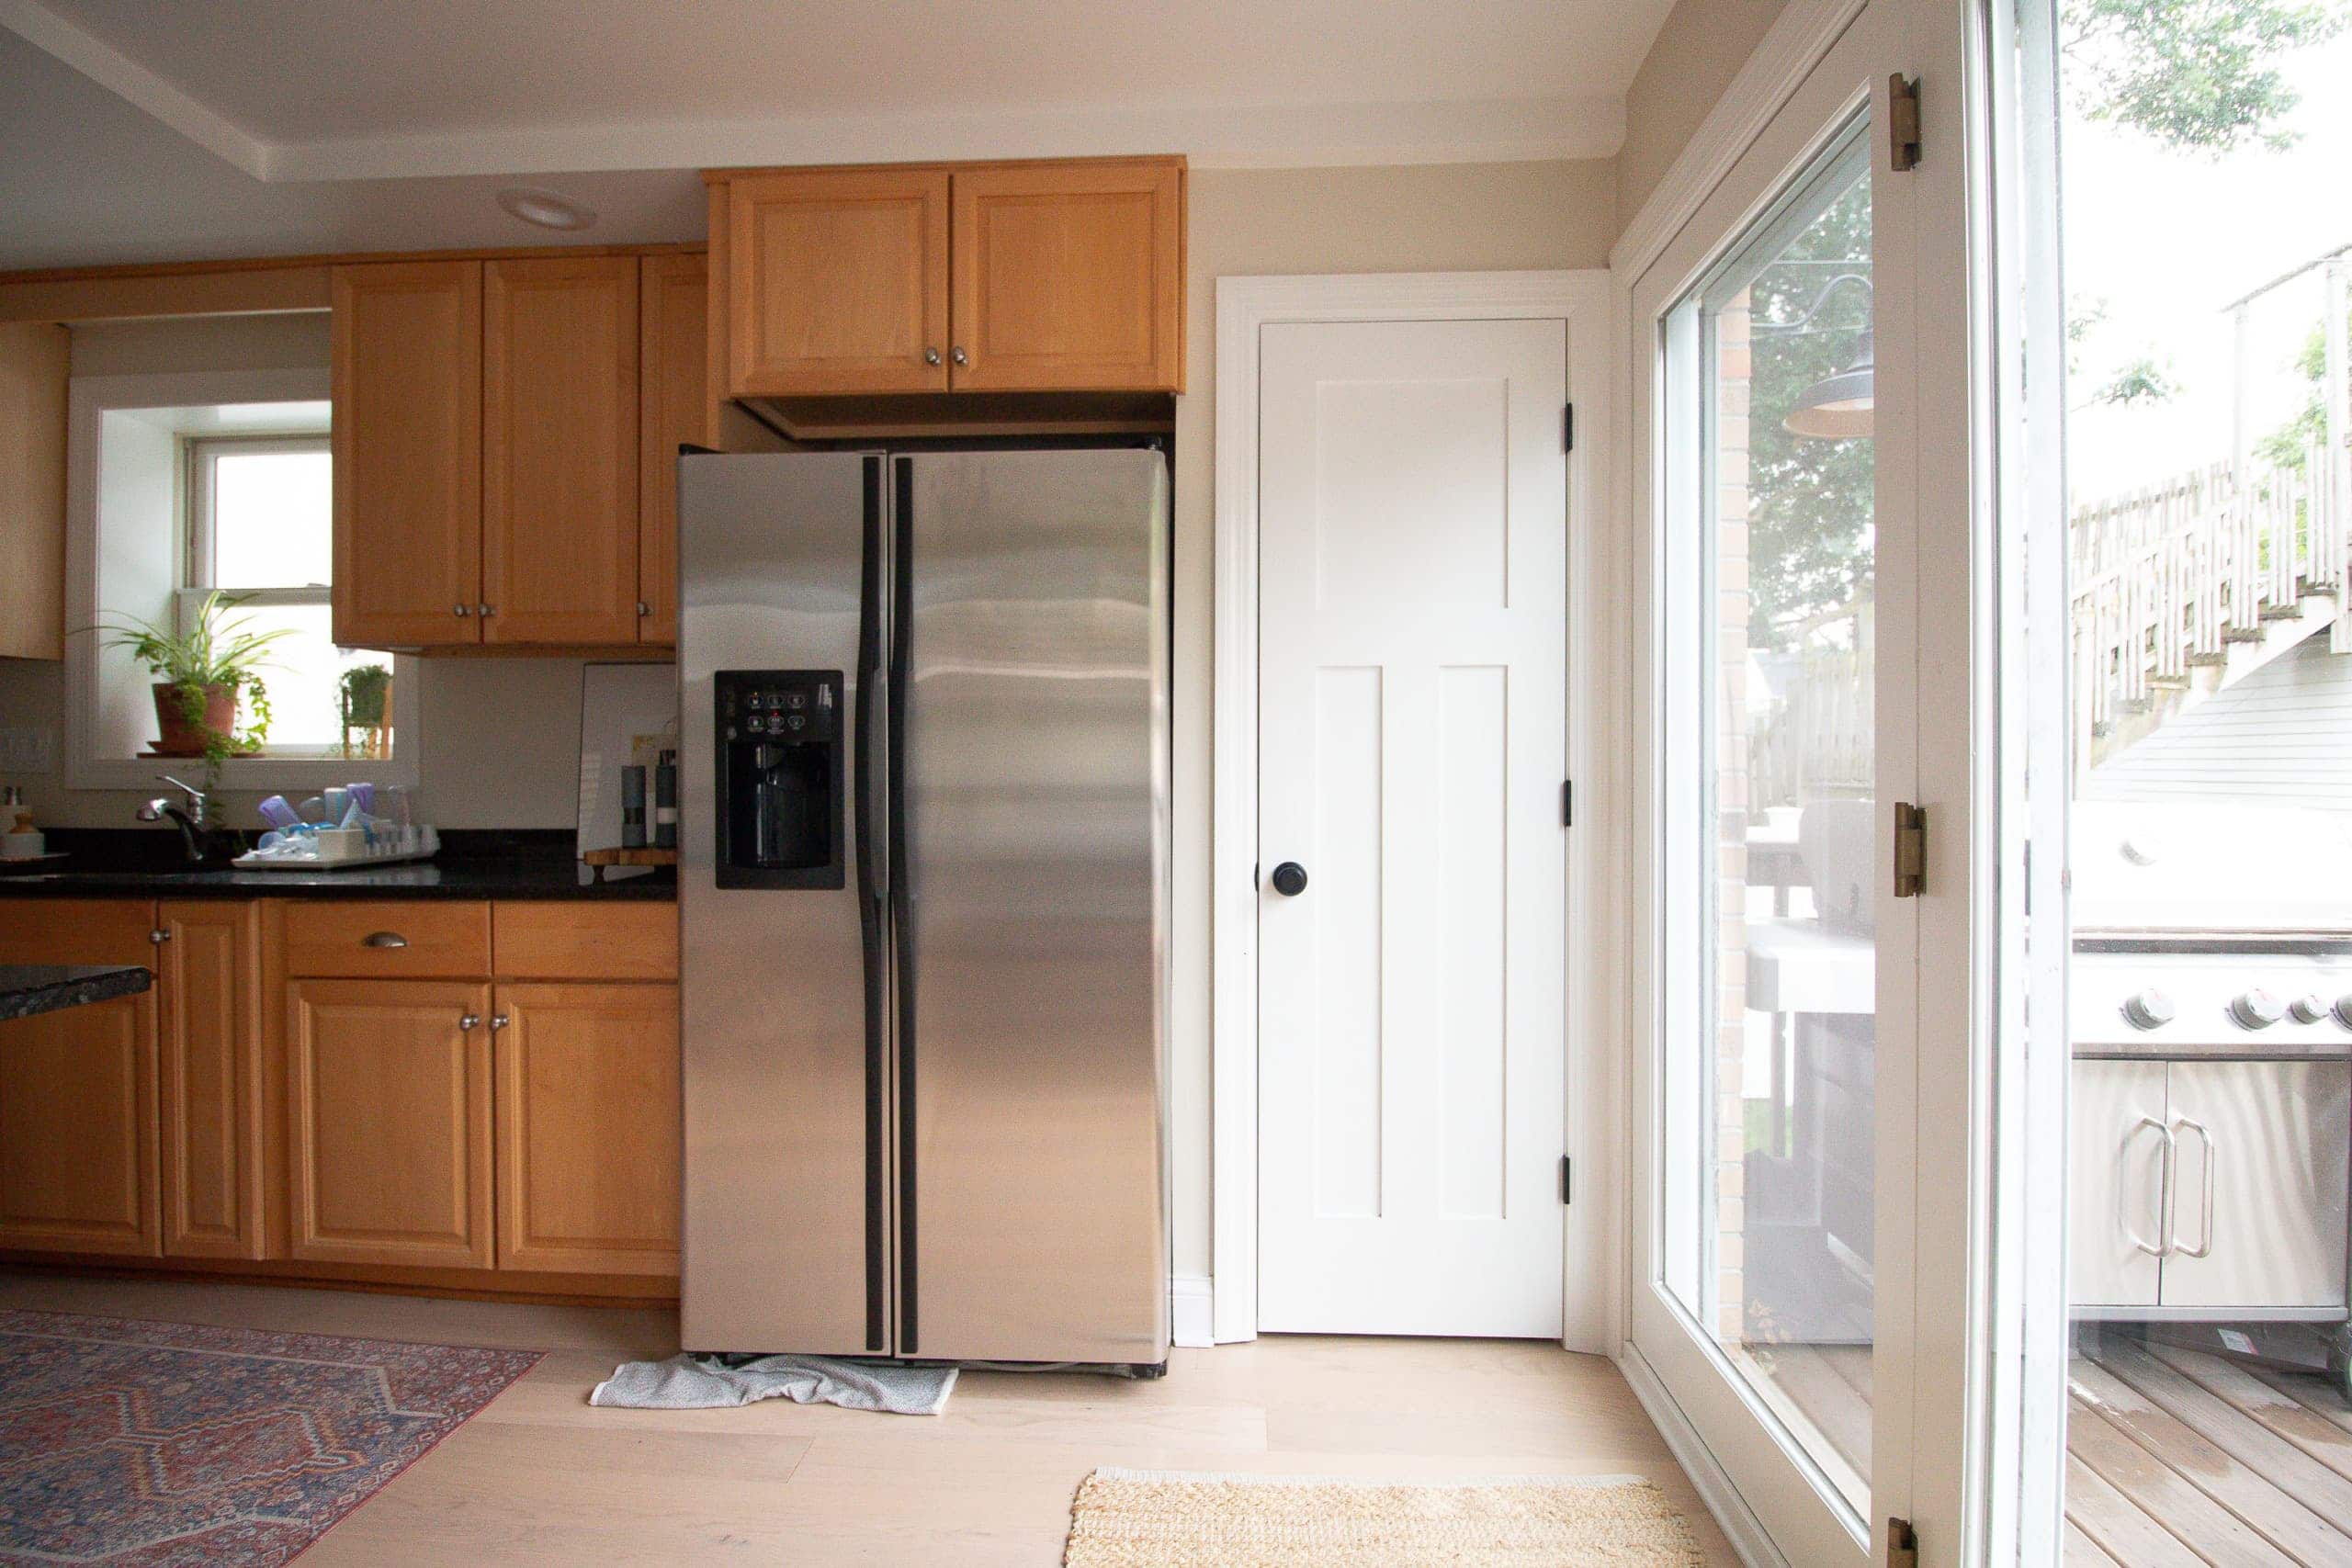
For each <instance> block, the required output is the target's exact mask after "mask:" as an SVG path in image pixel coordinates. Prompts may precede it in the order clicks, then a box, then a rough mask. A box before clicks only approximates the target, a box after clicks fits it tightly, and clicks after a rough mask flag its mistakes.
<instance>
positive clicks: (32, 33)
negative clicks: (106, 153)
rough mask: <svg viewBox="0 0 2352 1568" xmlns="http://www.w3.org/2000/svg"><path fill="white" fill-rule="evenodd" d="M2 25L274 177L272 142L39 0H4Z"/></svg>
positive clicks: (211, 147) (212, 148)
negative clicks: (223, 114)
mask: <svg viewBox="0 0 2352 1568" xmlns="http://www.w3.org/2000/svg"><path fill="white" fill-rule="evenodd" d="M0 28H7V29H8V30H9V31H10V32H12V33H15V34H16V35H17V37H18V38H21V39H24V40H25V41H26V42H27V43H29V44H31V45H32V46H33V47H34V48H36V49H40V50H44V51H47V52H49V53H51V54H52V55H55V56H56V57H57V58H58V59H59V60H62V61H63V62H65V63H66V64H68V65H71V66H72V67H73V68H74V70H76V71H79V72H80V73H82V74H83V75H85V76H87V77H88V78H89V79H90V80H91V81H93V82H96V84H97V85H99V86H101V87H104V88H106V89H107V91H108V92H110V93H113V94H114V95H115V96H117V97H119V98H121V99H122V100H123V101H124V102H126V103H128V104H130V105H131V106H132V107H135V108H138V109H141V110H143V111H145V112H146V113H147V114H149V115H152V116H153V117H154V118H156V119H159V120H161V121H163V122H164V124H165V125H167V126H170V127H171V128H172V129H173V130H176V131H178V132H179V133H180V134H181V135H182V136H185V137H187V139H188V140H189V141H193V142H195V143H196V144H197V145H198V146H199V147H201V148H203V149H204V150H205V151H206V152H210V153H212V154H213V155H214V156H215V157H218V158H220V159H222V160H223V161H225V162H227V163H229V164H233V165H235V166H236V167H237V168H240V169H243V171H244V172H245V173H246V174H248V175H252V176H253V177H254V178H255V179H257V180H266V179H268V178H269V177H270V154H271V152H272V148H271V147H270V144H269V143H267V142H266V141H262V140H261V139H260V138H259V137H257V136H254V135H253V134H251V133H250V132H248V131H246V130H244V129H243V127H241V126H239V125H237V124H235V123H234V122H232V121H231V120H230V119H228V118H226V117H224V116H222V115H220V114H218V113H216V112H215V111H214V110H212V109H211V108H209V107H207V106H206V105H204V104H201V103H199V102H198V101H197V100H196V99H194V98H192V97H190V96H187V94H186V93H183V92H181V91H180V90H179V89H178V88H177V87H175V86H173V85H171V84H170V83H169V82H166V81H164V79H163V78H162V77H161V76H158V75H156V74H155V73H153V71H150V70H148V69H147V67H145V66H144V65H141V64H140V63H139V62H137V61H135V60H133V59H131V58H130V56H129V55H127V54H125V53H123V52H122V51H120V50H119V49H117V48H115V47H114V46H113V45H112V44H110V43H107V42H106V41H105V40H103V39H98V38H96V37H94V36H93V35H91V34H89V33H87V32H85V31H83V30H82V29H81V28H78V27H75V26H74V24H73V23H72V22H69V21H67V20H66V19H65V18H64V17H61V16H59V15H58V14H57V13H56V12H54V11H52V10H51V9H50V8H49V7H48V6H42V5H40V4H37V3H36V0H0Z"/></svg>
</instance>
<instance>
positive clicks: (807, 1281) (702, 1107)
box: [678, 453, 892, 1355]
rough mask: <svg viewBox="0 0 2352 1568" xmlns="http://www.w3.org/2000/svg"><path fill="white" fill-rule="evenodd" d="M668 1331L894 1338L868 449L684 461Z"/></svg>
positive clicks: (866, 1341) (785, 1343) (876, 516)
mask: <svg viewBox="0 0 2352 1568" xmlns="http://www.w3.org/2000/svg"><path fill="white" fill-rule="evenodd" d="M678 473H679V480H678V485H679V491H678V501H679V541H678V577H679V591H680V611H681V617H682V618H681V620H680V623H679V635H678V676H679V684H680V688H681V690H680V709H679V712H680V748H679V750H680V757H679V764H680V769H681V775H680V806H681V811H680V816H681V822H680V829H679V847H680V851H681V853H680V865H679V868H678V898H679V904H680V906H681V908H680V919H681V927H682V936H683V942H682V948H681V953H680V964H681V971H680V975H681V981H682V985H681V994H682V997H683V1008H684V1068H685V1184H684V1190H685V1238H684V1260H683V1269H684V1277H683V1279H682V1280H681V1282H680V1297H681V1300H680V1315H681V1322H680V1330H679V1332H680V1337H681V1339H682V1341H683V1343H684V1347H685V1348H688V1349H691V1350H722V1351H724V1350H737V1351H776V1350H797V1351H807V1352H811V1353H819V1354H847V1355H855V1354H861V1353H864V1354H888V1352H889V1351H890V1349H891V1348H892V1347H891V1345H890V1343H889V1303H888V1292H889V1252H888V1247H889V1232H888V1204H889V1198H890V1194H889V1190H888V1098H887V1096H888V1058H887V1056H886V1055H885V1053H886V1050H887V1042H888V1032H887V1023H886V1021H885V1018H884V1003H885V998H887V995H888V967H887V964H888V958H887V950H886V947H885V943H884V942H883V935H884V932H883V928H882V924H881V908H880V904H879V902H878V896H879V894H880V892H881V888H882V877H883V875H884V874H885V873H884V867H883V865H882V863H881V861H880V858H879V851H880V838H881V835H880V832H879V824H878V822H877V821H876V820H875V818H876V817H877V816H878V810H876V809H875V808H874V806H873V803H874V802H875V799H876V785H875V780H876V775H877V774H878V772H879V770H880V767H881V762H880V761H879V747H880V742H881V739H882V737H883V735H884V731H885V727H884V726H883V725H882V724H881V722H880V720H879V716H878V713H877V712H876V711H875V709H876V699H877V695H878V694H877V691H876V687H877V685H878V682H876V679H875V673H876V669H877V667H878V665H879V662H880V659H881V650H882V646H883V645H882V637H883V635H884V633H885V629H886V628H885V626H884V625H883V616H884V615H885V614H886V609H887V605H886V596H885V595H884V594H883V592H881V586H882V581H883V573H884V571H885V570H886V561H885V554H886V551H887V548H888V526H887V525H888V517H887V509H888V485H887V479H886V474H885V469H884V463H883V459H882V458H881V457H878V456H865V455H861V454H857V453H820V454H759V455H724V454H709V455H692V456H688V457H682V458H681V459H679V464H678Z"/></svg>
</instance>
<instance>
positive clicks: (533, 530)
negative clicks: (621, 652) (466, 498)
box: [481, 256, 639, 644]
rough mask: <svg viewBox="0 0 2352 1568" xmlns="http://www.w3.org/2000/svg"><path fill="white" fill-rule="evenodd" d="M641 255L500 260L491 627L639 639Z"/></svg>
mask: <svg viewBox="0 0 2352 1568" xmlns="http://www.w3.org/2000/svg"><path fill="white" fill-rule="evenodd" d="M637 268H638V259H637V258H636V257H635V256H590V257H582V258H574V257H570V256H551V257H541V258H535V259H532V260H527V261H497V262H492V263H490V264H489V266H488V269H487V273H486V276H485V283H484V305H483V319H484V322H485V329H484V338H483V368H482V566H481V571H482V602H483V604H484V605H485V606H486V607H485V608H484V609H483V611H482V612H481V615H482V624H481V635H482V640H483V641H485V642H493V643H592V644H616V643H631V642H635V641H636V640H637V457H638V453H637V437H638V423H637V422H638V393H639V388H638V359H637V355H638V333H639V321H638V310H637Z"/></svg>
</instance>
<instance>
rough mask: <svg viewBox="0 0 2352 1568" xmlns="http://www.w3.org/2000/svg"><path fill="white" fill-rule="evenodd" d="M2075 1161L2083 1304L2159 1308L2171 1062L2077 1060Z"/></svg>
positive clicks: (2075, 1285) (2072, 1245) (2076, 1281)
mask: <svg viewBox="0 0 2352 1568" xmlns="http://www.w3.org/2000/svg"><path fill="white" fill-rule="evenodd" d="M2068 1100H2069V1106H2070V1112H2069V1122H2070V1126H2071V1133H2072V1149H2073V1152H2072V1156H2071V1158H2072V1160H2073V1164H2074V1171H2073V1191H2072V1195H2071V1200H2070V1201H2071V1202H2072V1205H2073V1207H2072V1208H2071V1209H2070V1210H2069V1211H2068V1212H2069V1213H2071V1214H2072V1215H2073V1221H2072V1223H2071V1224H2069V1225H2068V1226H2067V1227H2066V1228H2067V1235H2068V1251H2069V1253H2070V1255H2071V1260H2072V1269H2071V1273H2072V1278H2071V1280H2070V1281H2069V1283H2068V1295H2067V1299H2068V1300H2069V1301H2071V1302H2073V1303H2075V1305H2077V1306H2085V1307H2105V1306H2153V1305H2154V1304H2155V1301H2156V1292H2157V1283H2158V1275H2159V1271H2160V1269H2161V1267H2162V1266H2161V1265H2160V1264H2159V1263H2158V1262H2157V1260H2156V1258H2154V1256H2152V1255H2151V1254H2149V1253H2147V1252H2145V1251H2143V1249H2142V1248H2141V1247H2139V1246H2138V1245H2137V1243H2138V1242H2145V1243H2147V1244H2148V1246H2150V1247H2162V1246H2163V1245H2164V1227H2165V1215H2164V1150H2165V1132H2164V1125H2165V1065H2164V1064H2163V1063H2162V1062H2094V1061H2077V1062H2076V1063H2075V1075H2074V1085H2073V1088H2072V1089H2071V1090H2070V1092H2069V1095H2068Z"/></svg>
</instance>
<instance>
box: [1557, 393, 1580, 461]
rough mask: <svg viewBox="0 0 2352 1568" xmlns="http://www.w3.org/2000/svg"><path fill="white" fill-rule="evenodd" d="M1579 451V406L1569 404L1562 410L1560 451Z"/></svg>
mask: <svg viewBox="0 0 2352 1568" xmlns="http://www.w3.org/2000/svg"><path fill="white" fill-rule="evenodd" d="M1576 449H1577V405H1576V404H1574V403H1569V404H1567V405H1566V407H1564V408H1562V409H1561V410H1560V450H1561V451H1563V452H1573V451H1575V450H1576Z"/></svg>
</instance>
